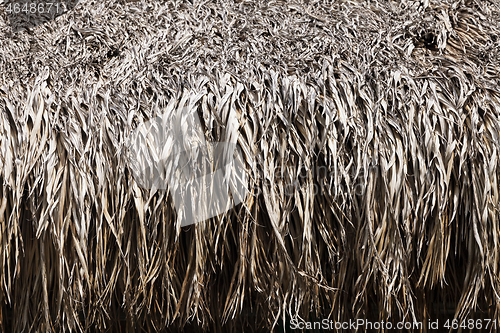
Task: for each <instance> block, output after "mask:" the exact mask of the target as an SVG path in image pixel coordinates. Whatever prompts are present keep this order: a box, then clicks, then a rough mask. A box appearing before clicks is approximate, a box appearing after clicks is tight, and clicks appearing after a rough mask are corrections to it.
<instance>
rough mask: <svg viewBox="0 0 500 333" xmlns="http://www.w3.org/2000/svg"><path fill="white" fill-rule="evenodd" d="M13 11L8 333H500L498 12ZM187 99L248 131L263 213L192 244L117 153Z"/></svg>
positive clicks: (1, 192)
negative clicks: (479, 330) (138, 130)
mask: <svg viewBox="0 0 500 333" xmlns="http://www.w3.org/2000/svg"><path fill="white" fill-rule="evenodd" d="M0 13H1V10H0ZM1 15H2V16H1V17H2V18H1V19H0V56H1V57H0V75H1V78H0V183H1V184H2V186H0V199H1V202H0V246H1V250H0V251H1V252H0V274H1V275H0V303H1V304H0V322H1V325H3V330H4V331H8V330H12V331H15V332H19V331H21V330H23V329H24V331H25V332H26V331H40V332H46V331H48V330H49V328H50V327H52V329H54V330H55V331H58V332H59V331H63V330H66V331H68V330H70V329H71V330H74V331H86V330H87V331H94V330H104V328H112V329H113V330H116V331H123V330H124V328H125V327H127V328H128V329H129V330H130V331H137V332H138V331H140V330H141V329H144V330H145V331H149V332H153V331H155V330H158V329H161V328H163V327H166V326H167V327H169V328H170V329H172V330H175V329H178V328H179V327H181V326H183V325H184V324H185V323H186V322H188V323H190V324H189V325H191V326H190V328H194V327H195V326H196V327H200V328H204V329H207V330H208V329H210V330H211V331H215V330H221V329H222V330H231V329H234V328H236V327H245V328H244V331H246V330H248V329H249V328H250V327H252V328H263V329H267V330H268V329H269V328H270V327H272V326H273V325H275V324H276V323H277V322H278V323H279V322H282V321H283V320H284V319H286V320H289V319H290V317H295V316H297V315H300V316H301V318H304V319H312V318H323V317H324V318H326V317H327V316H330V318H332V319H334V320H339V321H340V320H348V319H349V318H374V319H377V318H380V319H383V320H387V319H391V318H392V319H393V320H397V319H401V318H403V317H405V318H406V320H413V319H415V320H419V321H423V320H424V319H426V318H429V317H432V318H435V317H436V316H439V315H441V316H445V317H446V318H452V317H453V315H454V314H456V315H457V316H459V318H465V317H467V316H468V315H469V312H471V313H473V314H474V315H476V316H483V317H485V318H497V319H500V318H499V317H500V312H499V310H500V298H499V295H500V267H499V265H498V264H499V261H500V237H499V236H500V227H499V223H498V221H499V216H500V214H499V212H498V209H499V208H500V204H499V200H500V198H499V179H498V177H499V176H500V160H499V157H500V151H499V149H500V145H499V136H500V91H499V89H498V84H499V83H500V80H499V75H498V70H499V60H498V59H499V58H500V57H499V50H500V39H499V38H498V37H497V36H498V35H499V33H500V5H499V4H498V2H497V1H454V2H433V1H430V2H428V1H423V2H418V1H416V2H413V1H403V3H402V4H397V3H396V2H394V3H388V2H383V1H379V2H376V1H375V2H372V1H367V2H365V3H358V2H355V1H337V2H328V1H326V0H325V1H304V2H286V1H245V2H243V1H228V0H222V1H218V2H198V1H195V2H194V4H191V3H189V2H185V3H181V2H167V3H161V2H156V1H147V2H120V1H115V0H105V1H94V0H91V1H90V0H89V1H87V0H85V1H81V2H80V3H79V4H78V5H77V6H76V7H75V8H74V9H73V10H72V11H70V12H69V13H67V14H65V15H62V16H60V17H58V18H57V19H55V20H53V21H50V22H48V23H45V24H43V25H39V26H36V27H32V28H30V29H29V30H23V31H19V32H16V33H13V32H12V27H11V26H9V21H8V17H7V16H6V15H4V14H1ZM183 96H185V97H187V98H189V99H190V101H191V102H193V103H194V105H195V107H196V108H197V111H198V113H199V114H200V116H201V117H202V118H203V122H204V126H205V128H206V130H207V132H206V135H207V138H208V139H210V140H219V141H220V140H223V139H224V138H225V136H226V126H225V125H226V123H227V122H228V119H230V118H231V119H234V118H235V117H236V119H238V122H239V127H238V131H239V133H240V136H239V139H238V145H239V147H241V149H242V151H243V152H244V155H245V159H246V163H247V167H248V176H249V179H250V182H249V184H248V188H249V189H250V191H251V194H252V195H250V196H248V198H247V200H246V201H245V203H244V204H243V205H239V206H237V207H236V208H235V209H234V210H231V211H229V214H228V215H227V216H224V217H220V218H217V219H214V220H210V221H207V222H204V223H200V224H197V225H195V226H191V227H188V228H182V229H181V228H180V227H179V226H178V225H177V226H176V225H175V223H174V222H175V212H174V210H173V208H172V205H171V201H170V199H168V194H166V193H164V192H161V191H158V192H157V193H150V191H147V190H142V189H140V188H139V187H137V185H136V184H135V182H134V179H133V177H132V176H131V173H130V170H129V168H128V162H127V158H126V154H125V153H124V149H123V148H124V143H125V141H126V139H127V137H128V135H129V134H130V132H131V131H132V130H133V129H134V128H135V127H137V125H138V124H140V123H141V122H143V121H145V120H147V119H150V118H152V117H154V116H155V115H156V114H158V113H161V112H162V110H164V109H165V108H166V107H167V105H168V104H169V103H172V104H170V106H171V107H173V108H182V105H179V101H180V100H181V99H182V97H183ZM443 308H446V309H443ZM479 310H481V311H479ZM477 311H479V312H477ZM13 314H15V315H13ZM221 325H225V326H221ZM278 325H282V324H278ZM285 325H286V326H288V323H286V324H285ZM221 327H222V328H221Z"/></svg>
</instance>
